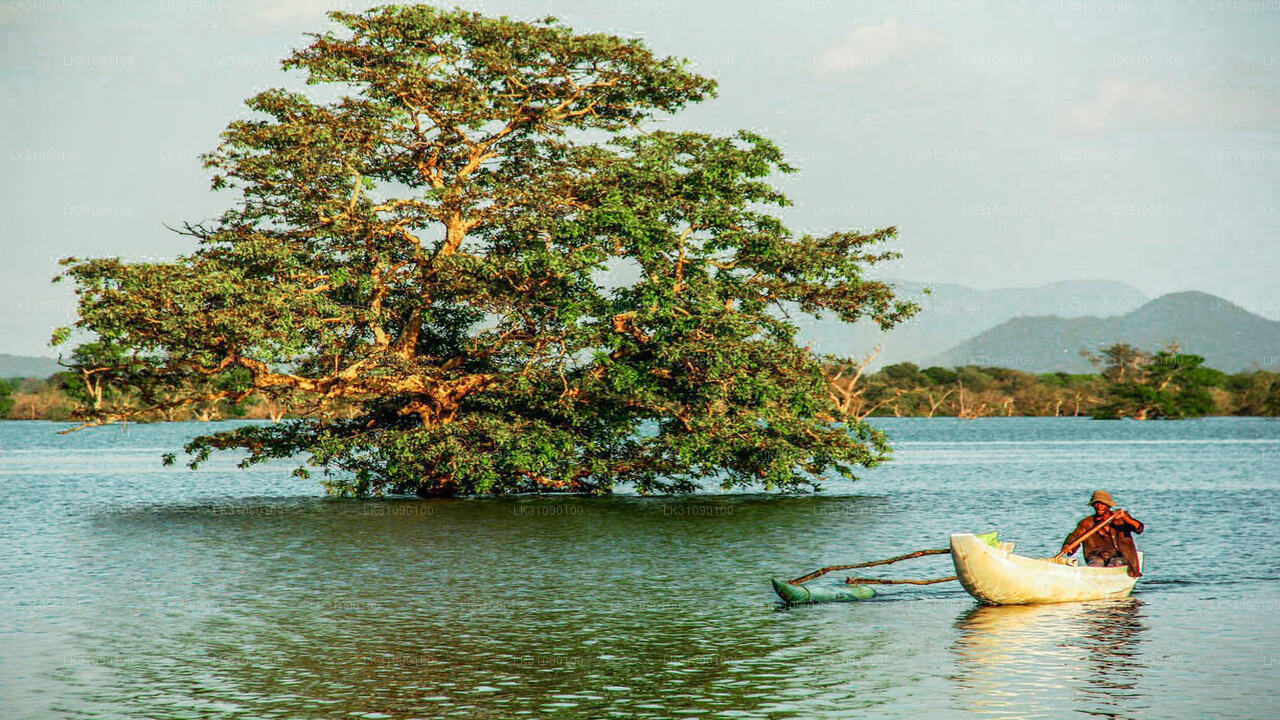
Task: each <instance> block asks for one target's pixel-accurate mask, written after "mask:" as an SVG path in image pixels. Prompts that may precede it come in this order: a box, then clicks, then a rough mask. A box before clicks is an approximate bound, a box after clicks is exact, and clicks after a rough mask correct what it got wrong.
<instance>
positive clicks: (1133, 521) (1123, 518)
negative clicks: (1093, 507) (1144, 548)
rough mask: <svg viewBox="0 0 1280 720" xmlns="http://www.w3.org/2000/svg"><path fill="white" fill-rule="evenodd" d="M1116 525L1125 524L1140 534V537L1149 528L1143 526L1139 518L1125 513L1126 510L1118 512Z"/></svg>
mask: <svg viewBox="0 0 1280 720" xmlns="http://www.w3.org/2000/svg"><path fill="white" fill-rule="evenodd" d="M1115 523H1116V524H1124V525H1126V526H1128V528H1129V529H1130V530H1132V531H1133V532H1136V533H1138V534H1139V535H1141V534H1142V531H1143V530H1144V529H1146V527H1147V526H1146V525H1143V524H1142V523H1141V522H1139V521H1138V519H1137V518H1135V517H1134V516H1132V515H1130V514H1129V513H1127V512H1125V511H1124V510H1116V519H1115Z"/></svg>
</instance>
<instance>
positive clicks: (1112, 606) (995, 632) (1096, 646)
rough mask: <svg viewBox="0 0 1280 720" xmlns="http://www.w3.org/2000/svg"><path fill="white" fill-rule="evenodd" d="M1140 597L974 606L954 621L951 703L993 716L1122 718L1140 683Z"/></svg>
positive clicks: (1137, 702)
mask: <svg viewBox="0 0 1280 720" xmlns="http://www.w3.org/2000/svg"><path fill="white" fill-rule="evenodd" d="M1142 605H1143V603H1142V600H1140V599H1138V598H1134V597H1128V598H1123V599H1118V600H1099V601H1095V602H1078V603H1060V604H1054V605H1002V606H994V607H993V606H981V605H980V606H977V607H973V608H970V609H968V610H966V611H964V612H963V613H962V614H961V615H960V617H959V618H958V619H957V620H956V628H957V629H958V630H959V631H960V632H959V636H958V637H957V638H956V641H955V643H954V644H953V645H952V651H953V652H954V653H955V655H956V666H957V670H958V673H957V676H956V678H955V682H956V686H957V687H956V693H957V697H956V703H957V705H958V706H959V707H961V708H964V709H966V710H969V711H970V712H974V713H976V714H990V715H992V716H996V717H1017V718H1032V717H1053V718H1057V717H1066V716H1067V715H1069V714H1075V713H1083V714H1087V715H1096V716H1100V717H1112V718H1123V717H1130V716H1132V715H1134V714H1137V713H1140V712H1142V711H1143V710H1144V709H1145V708H1146V707H1147V706H1148V703H1147V702H1146V701H1145V700H1144V698H1143V693H1142V691H1141V689H1140V688H1139V683H1140V681H1141V680H1142V675H1143V670H1144V669H1145V666H1144V664H1143V662H1142V658H1141V655H1142V653H1141V651H1140V645H1141V643H1142V635H1143V633H1145V632H1146V631H1147V626H1146V624H1145V620H1144V614H1143V610H1142Z"/></svg>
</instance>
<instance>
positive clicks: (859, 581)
mask: <svg viewBox="0 0 1280 720" xmlns="http://www.w3.org/2000/svg"><path fill="white" fill-rule="evenodd" d="M955 579H956V576H955V575H952V576H951V577H944V578H933V579H931V580H882V579H881V578H857V577H851V578H845V580H844V581H845V583H846V584H848V585H933V584H934V583H944V582H951V581H952V580H955Z"/></svg>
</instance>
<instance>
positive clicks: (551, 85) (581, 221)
mask: <svg viewBox="0 0 1280 720" xmlns="http://www.w3.org/2000/svg"><path fill="white" fill-rule="evenodd" d="M330 17H331V18H332V19H334V20H335V21H336V22H337V23H338V24H339V25H340V26H341V30H340V31H337V32H331V33H326V34H321V35H316V36H313V37H314V42H313V43H312V44H311V45H310V46H308V47H306V48H303V49H301V50H299V51H297V52H295V53H294V54H293V55H292V56H291V57H290V58H289V59H287V60H286V61H285V63H284V66H285V67H286V68H289V69H296V70H300V71H302V72H304V73H305V74H306V76H307V79H308V82H309V83H322V84H327V85H329V86H330V87H332V88H336V89H337V90H338V91H339V93H340V94H342V96H341V97H340V98H339V99H337V100H335V101H332V102H321V101H319V100H316V99H313V98H310V97H308V96H306V95H303V94H299V93H295V92H289V91H286V90H279V89H276V90H267V91H265V92H261V93H259V94H258V95H256V96H254V97H252V98H250V99H249V101H248V106H249V108H250V109H251V110H252V111H253V112H254V115H253V117H251V118H249V119H242V120H237V121H235V122H233V123H231V125H230V126H229V127H228V128H227V130H226V131H225V133H224V135H223V143H222V145H221V147H220V148H219V149H218V150H217V151H216V152H214V153H212V154H211V155H209V156H207V158H206V164H207V166H208V167H210V168H212V169H214V171H215V172H216V175H215V178H214V181H213V184H214V187H215V188H216V189H221V188H229V189H234V190H236V191H238V192H239V194H240V199H239V201H238V203H237V204H236V205H235V206H234V207H233V208H232V209H230V210H228V211H227V212H226V213H225V214H223V215H222V216H221V217H220V218H218V219H217V220H216V221H213V222H210V223H206V224H197V225H187V226H186V227H185V232H186V233H188V234H190V235H192V236H194V237H195V238H196V239H197V240H198V249H197V250H195V251H194V252H193V253H191V254H190V255H186V256H183V257H180V258H179V259H177V260H176V261H173V262H167V263H130V262H124V261H122V260H120V259H113V258H105V259H89V260H79V259H68V260H66V261H64V262H65V264H66V266H67V269H66V271H65V276H67V277H70V278H71V279H72V280H74V281H75V283H76V284H77V291H78V293H79V295H80V319H79V321H78V322H77V323H76V328H78V329H79V330H81V331H88V332H90V333H93V334H95V335H96V337H97V338H98V341H99V342H101V343H104V344H106V345H108V346H111V347H113V348H122V349H124V352H125V355H126V356H127V357H128V363H129V365H130V371H129V373H127V374H126V375H125V376H124V377H125V378H126V379H127V382H128V383H129V384H130V386H131V387H132V388H133V390H134V391H135V392H136V393H137V394H138V395H139V396H140V397H144V398H147V400H148V403H149V404H147V405H145V406H144V407H143V408H142V411H146V410H152V411H154V410H156V409H163V408H172V407H188V406H199V405H201V404H205V405H207V404H209V403H212V402H219V401H223V402H230V403H236V402H239V401H242V400H244V399H245V398H248V397H250V396H251V395H253V394H259V395H263V396H265V397H268V398H271V399H273V400H274V401H275V402H277V403H279V404H281V405H287V406H289V407H291V408H292V409H293V410H294V412H298V413H301V417H299V418H298V419H294V420H288V421H285V422H283V423H281V424H279V425H274V426H250V427H241V428H238V429H234V430H230V431H225V432H217V433H213V434H210V435H206V436H202V437H200V438H197V439H196V440H195V441H194V442H192V443H191V444H190V445H189V446H188V447H187V451H188V452H189V453H191V454H192V460H191V465H192V466H195V465H197V464H198V463H199V462H201V461H202V460H204V459H205V458H207V457H208V456H209V454H210V452H211V451H213V450H218V449H239V450H242V451H245V453H246V457H245V463H254V462H259V461H263V460H266V459H270V458H283V457H294V456H298V455H303V456H305V457H307V459H308V460H309V462H310V463H311V464H312V465H314V466H319V467H322V468H324V469H325V471H326V474H327V475H328V478H327V479H326V481H325V482H326V486H327V487H328V488H329V489H330V490H331V491H334V492H339V493H354V494H366V493H380V492H416V493H418V494H421V495H448V494H457V493H506V492H521V491H570V492H607V491H609V490H610V489H611V488H612V487H613V485H614V483H617V482H627V483H632V484H634V486H635V487H637V488H638V489H639V490H640V491H642V492H679V491H689V490H692V489H695V488H696V487H699V482H700V481H702V480H706V479H714V480H716V481H719V482H720V483H721V484H722V485H723V486H725V487H732V486H740V485H742V486H746V485H759V486H763V487H764V488H775V489H788V490H792V489H804V488H808V487H813V486H815V485H816V484H817V483H818V482H819V481H820V480H821V479H822V478H823V477H824V476H825V475H827V474H828V473H829V472H830V471H833V470H834V471H836V472H839V473H841V474H843V475H850V474H851V472H852V467H853V466H855V465H859V464H861V465H868V466H869V465H874V464H876V463H878V462H880V461H881V460H883V459H884V458H885V456H886V453H887V452H888V447H887V445H886V443H885V439H884V437H883V436H882V435H881V434H880V433H878V432H876V431H874V430H873V429H871V428H870V427H868V426H866V425H865V424H863V423H861V422H860V421H859V420H857V419H856V418H855V417H854V416H852V415H851V414H850V413H849V412H846V411H845V410H844V409H842V408H841V407H839V406H838V405H837V404H836V403H835V402H834V401H833V400H832V398H831V397H830V396H829V393H828V385H827V379H826V377H825V376H824V374H823V367H824V362H828V361H830V359H829V358H822V357H818V356H815V355H814V354H813V353H811V352H810V351H809V350H808V349H807V348H804V347H801V346H799V345H797V343H796V332H797V327H796V325H795V324H793V323H792V322H790V321H788V320H787V319H785V318H786V317H787V315H786V313H785V312H783V311H782V309H783V308H786V309H788V310H790V311H792V312H793V313H794V312H795V311H797V310H798V311H799V312H802V313H808V314H821V313H824V312H825V313H832V314H834V315H836V316H838V317H839V318H840V319H842V320H844V321H846V322H853V321H855V320H857V319H859V318H862V317H869V318H871V319H873V320H874V321H875V322H877V323H879V325H880V326H881V327H882V328H886V329H887V328H889V327H891V326H893V325H894V324H896V323H897V322H898V321H900V320H902V319H903V318H905V317H907V316H908V315H910V314H911V313H912V312H914V311H915V306H914V305H912V304H910V303H904V302H900V301H898V300H896V299H895V298H894V296H893V294H892V291H891V289H890V288H889V287H888V286H886V285H884V284H882V283H879V282H875V281H870V280H867V279H865V278H864V276H863V274H864V272H865V270H866V268H867V267H868V266H869V265H871V264H873V263H876V262H879V261H882V260H885V259H888V258H892V257H896V255H895V253H892V252H887V251H883V250H873V249H872V248H873V247H874V246H875V245H877V244H878V243H881V242H883V241H885V240H888V239H890V238H892V237H894V234H895V231H894V229H893V228H888V229H884V230H879V231H876V232H872V233H866V234H864V233H861V232H836V233H833V234H830V235H825V236H822V237H814V236H810V235H797V234H795V233H793V232H792V231H790V230H789V229H788V228H786V227H785V226H784V225H783V224H782V223H781V222H780V221H779V220H778V219H777V217H776V216H775V215H773V214H771V213H770V212H769V209H770V208H771V207H779V206H784V205H786V204H788V201H787V199H786V198H785V197H784V196H783V195H782V194H781V193H780V192H778V191H777V190H775V189H774V188H773V187H772V186H771V185H770V184H769V182H768V179H769V177H770V176H771V175H773V174H774V173H778V172H791V168H790V167H788V166H787V165H786V164H785V162H784V160H783V157H782V154H781V153H780V152H779V150H778V148H777V147H775V146H774V145H773V144H772V143H771V142H770V141H768V140H767V139H765V138H763V137H761V136H759V135H756V134H753V133H747V132H740V133H738V134H737V135H735V136H733V137H716V136H712V135H707V134H703V133H693V132H645V131H644V130H643V127H642V124H643V123H644V121H646V120H647V119H649V118H650V117H651V116H653V115H655V114H658V113H670V112H674V111H677V110H679V109H680V108H682V107H684V106H685V105H687V104H688V103H692V102H698V101H701V100H703V99H705V98H707V97H709V96H711V95H712V94H713V92H714V83H713V82H712V81H711V80H708V79H706V78H703V77H700V76H698V75H696V74H694V73H692V72H690V71H689V70H688V69H687V68H686V66H685V63H684V62H683V61H681V60H676V59H670V58H660V57H656V56H654V55H653V54H652V53H651V52H650V51H649V50H648V49H647V48H646V47H645V46H644V45H643V44H642V43H640V42H639V41H635V40H624V39H620V38H617V37H612V36H608V35H599V34H577V33H574V32H572V31H571V30H569V29H567V28H565V27H563V26H561V25H559V24H558V23H556V22H555V21H554V20H553V19H547V20H544V21H539V22H535V23H524V22H517V21H513V20H509V19H506V18H501V19H494V18H488V17H484V16H481V15H479V14H473V13H467V12H461V11H451V12H445V11H439V10H435V9H431V8H427V7H421V6H417V7H384V8H376V9H374V10H370V11H368V12H365V13H360V14H351V13H341V12H336V13H332V14H331V15H330ZM60 336H61V337H62V338H65V337H66V333H65V332H62V333H60ZM133 412H137V410H136V409H128V408H112V407H110V406H109V405H107V404H103V405H101V406H100V407H99V408H97V409H96V410H94V411H92V412H91V414H90V416H89V417H88V421H89V422H90V423H92V424H99V423H105V422H112V421H118V420H122V419H126V418H127V417H129V415H130V414H131V413H133ZM299 473H301V474H304V475H305V474H306V471H305V470H304V469H303V468H299Z"/></svg>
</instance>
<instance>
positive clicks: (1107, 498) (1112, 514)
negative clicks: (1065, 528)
mask: <svg viewBox="0 0 1280 720" xmlns="http://www.w3.org/2000/svg"><path fill="white" fill-rule="evenodd" d="M1089 504H1090V505H1092V506H1093V515H1091V516H1089V517H1086V518H1083V519H1082V520H1081V521H1080V522H1079V524H1077V525H1076V529H1075V530H1072V531H1071V534H1070V535H1068V536H1067V539H1066V540H1063V541H1062V554H1063V555H1071V554H1073V553H1075V551H1076V544H1077V543H1079V544H1080V545H1081V546H1082V547H1084V560H1085V562H1086V563H1087V564H1088V565H1089V566H1090V567H1119V566H1127V567H1128V568H1129V575H1130V577H1142V570H1141V568H1139V567H1138V548H1137V547H1136V546H1135V545H1134V544H1133V533H1141V532H1142V530H1143V529H1144V527H1145V526H1144V525H1143V524H1142V523H1140V522H1138V521H1137V520H1136V519H1134V517H1133V516H1132V515H1130V514H1129V513H1127V512H1125V511H1124V510H1121V509H1120V508H1118V507H1116V504H1115V502H1114V501H1113V500H1112V499H1111V493H1109V492H1107V491H1106V490H1097V491H1095V492H1094V493H1093V497H1091V498H1089ZM1102 523H1106V525H1104V526H1103V527H1102V529H1100V530H1098V531H1097V532H1095V533H1092V534H1090V532H1089V531H1091V530H1093V529H1094V528H1095V527H1097V526H1098V525H1101V524H1102ZM1086 535H1088V537H1085V536H1086ZM1081 538H1084V540H1083V541H1081Z"/></svg>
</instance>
